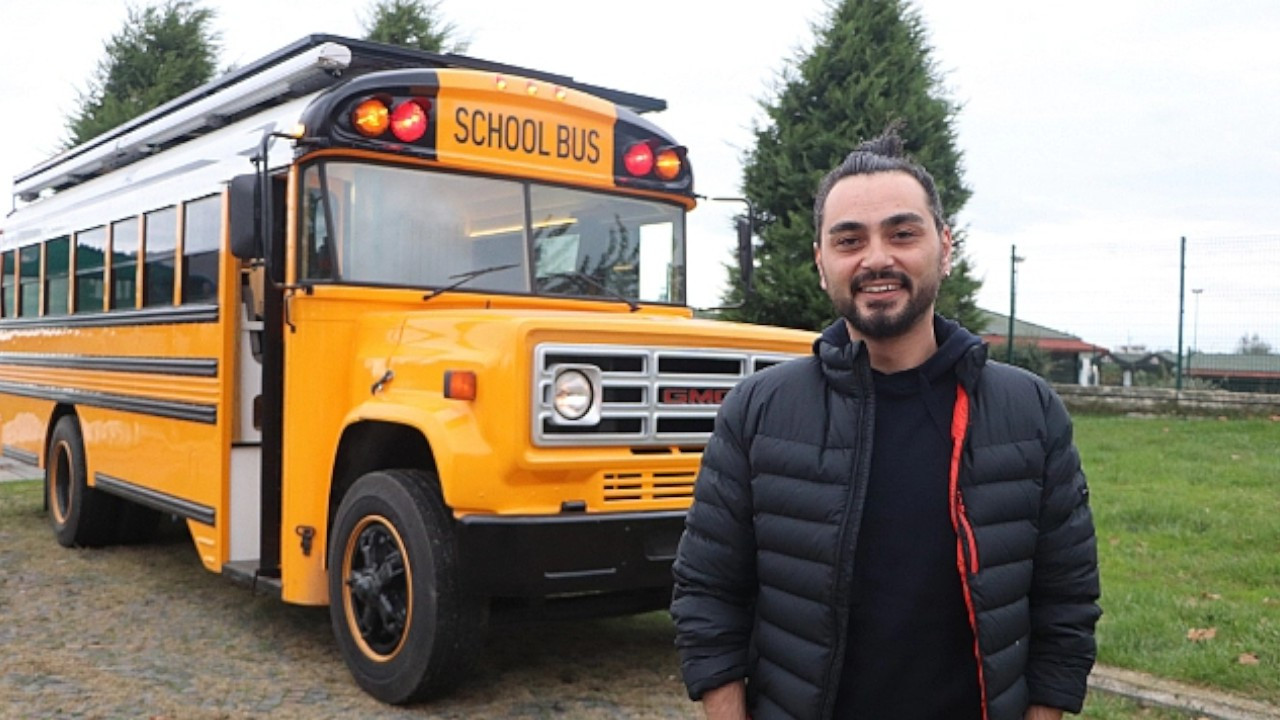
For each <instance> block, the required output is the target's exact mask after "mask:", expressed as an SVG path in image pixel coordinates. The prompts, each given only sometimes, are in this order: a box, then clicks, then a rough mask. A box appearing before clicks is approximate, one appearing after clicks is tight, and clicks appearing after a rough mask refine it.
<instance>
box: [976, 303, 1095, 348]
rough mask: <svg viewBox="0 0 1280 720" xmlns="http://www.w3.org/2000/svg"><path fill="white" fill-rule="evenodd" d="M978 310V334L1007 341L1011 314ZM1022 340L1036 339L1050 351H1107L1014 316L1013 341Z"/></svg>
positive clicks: (989, 339)
mask: <svg viewBox="0 0 1280 720" xmlns="http://www.w3.org/2000/svg"><path fill="white" fill-rule="evenodd" d="M978 312H979V313H980V314H981V315H982V325H981V327H980V328H979V329H978V334H979V335H981V336H982V338H983V339H984V340H986V341H988V342H994V343H1003V342H1005V340H1006V336H1007V335H1008V334H1009V316H1008V315H1002V314H1000V313H998V312H992V311H990V310H983V309H982V308H978ZM1022 341H1034V342H1035V344H1036V345H1037V346H1039V347H1040V348H1041V349H1043V350H1047V351H1049V352H1107V349H1106V348H1104V347H1102V346H1100V345H1095V344H1093V343H1089V342H1085V341H1084V340H1082V339H1080V338H1079V337H1078V336H1076V335H1072V334H1070V333H1066V332H1063V331H1061V330H1054V329H1053V328H1050V327H1045V326H1044V325H1037V324H1035V323H1032V322H1027V321H1026V320H1019V319H1018V318H1014V319H1013V342H1014V343H1015V344H1016V343H1019V342H1022Z"/></svg>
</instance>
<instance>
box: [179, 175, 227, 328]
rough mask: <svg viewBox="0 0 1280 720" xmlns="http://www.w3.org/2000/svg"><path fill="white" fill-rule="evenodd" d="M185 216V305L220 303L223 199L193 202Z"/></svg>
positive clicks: (183, 268) (183, 286)
mask: <svg viewBox="0 0 1280 720" xmlns="http://www.w3.org/2000/svg"><path fill="white" fill-rule="evenodd" d="M183 215H184V217H183V230H182V304H183V305H189V304H196V303H216V302H218V258H219V252H218V244H219V241H220V238H221V237H222V196H221V195H210V196H209V197H205V198H200V199H199V200H192V201H191V202H189V203H187V205H186V208H185V209H184V212H183Z"/></svg>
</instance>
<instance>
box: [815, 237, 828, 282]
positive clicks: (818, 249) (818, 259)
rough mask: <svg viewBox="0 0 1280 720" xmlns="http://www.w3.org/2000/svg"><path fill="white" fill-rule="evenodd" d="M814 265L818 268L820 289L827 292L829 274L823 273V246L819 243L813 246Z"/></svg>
mask: <svg viewBox="0 0 1280 720" xmlns="http://www.w3.org/2000/svg"><path fill="white" fill-rule="evenodd" d="M813 264H814V266H815V267H817V268H818V287H821V288H822V289H823V290H826V289H827V274H826V273H824V272H822V246H821V245H819V244H818V243H814V244H813Z"/></svg>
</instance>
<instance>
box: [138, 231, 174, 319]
mask: <svg viewBox="0 0 1280 720" xmlns="http://www.w3.org/2000/svg"><path fill="white" fill-rule="evenodd" d="M146 221H147V233H146V243H145V245H144V246H143V251H142V252H143V261H142V264H143V268H142V281H143V284H142V305H143V307H154V306H157V305H172V304H173V279H174V278H173V268H174V263H175V260H174V254H175V253H176V252H177V251H178V209H177V208H176V207H173V206H169V207H167V208H164V209H162V210H156V211H154V212H149V213H147V214H146Z"/></svg>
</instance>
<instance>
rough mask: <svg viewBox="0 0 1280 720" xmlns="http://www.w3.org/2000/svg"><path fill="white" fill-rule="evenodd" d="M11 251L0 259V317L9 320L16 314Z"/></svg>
mask: <svg viewBox="0 0 1280 720" xmlns="http://www.w3.org/2000/svg"><path fill="white" fill-rule="evenodd" d="M13 253H14V251H13V250H9V251H7V252H5V254H4V255H3V256H2V259H0V315H2V316H3V317H7V318H11V317H14V316H16V315H17V314H18V312H17V311H18V299H17V297H18V296H17V288H18V284H17V281H15V280H14V276H13V270H14V266H13Z"/></svg>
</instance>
